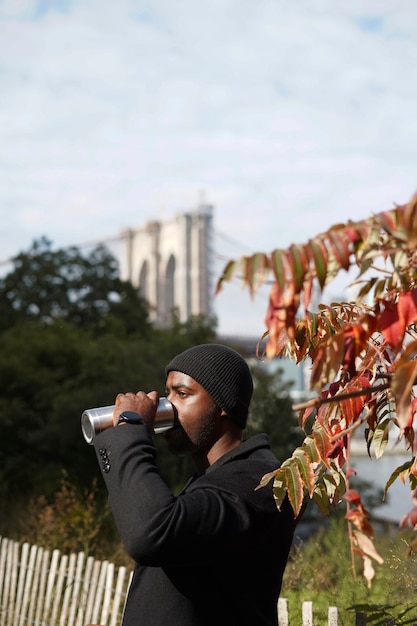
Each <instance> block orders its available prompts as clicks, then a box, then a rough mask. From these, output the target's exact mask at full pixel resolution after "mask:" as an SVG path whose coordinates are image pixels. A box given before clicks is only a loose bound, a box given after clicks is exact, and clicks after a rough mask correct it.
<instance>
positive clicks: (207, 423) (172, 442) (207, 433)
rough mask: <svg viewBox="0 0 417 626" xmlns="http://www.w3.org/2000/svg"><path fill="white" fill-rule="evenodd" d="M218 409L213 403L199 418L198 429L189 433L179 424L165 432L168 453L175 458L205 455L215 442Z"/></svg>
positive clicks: (218, 415)
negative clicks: (174, 455) (175, 456)
mask: <svg viewBox="0 0 417 626" xmlns="http://www.w3.org/2000/svg"><path fill="white" fill-rule="evenodd" d="M220 413H221V411H220V409H219V407H218V405H217V404H215V403H213V405H212V406H210V407H208V409H207V410H206V412H205V413H204V416H201V417H200V418H199V421H200V428H199V429H198V430H197V431H196V432H194V433H193V434H191V433H190V436H189V435H188V434H187V433H186V431H185V430H184V428H183V427H182V426H181V424H180V423H178V425H177V426H176V427H175V428H173V429H170V430H169V431H167V433H166V434H165V439H166V442H167V446H168V449H169V451H170V452H172V453H173V454H176V455H177V456H186V455H188V454H198V453H205V452H207V451H208V450H210V448H211V447H212V445H213V444H214V442H215V441H216V435H215V431H216V426H217V423H218V420H219V417H220Z"/></svg>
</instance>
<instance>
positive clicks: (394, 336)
mask: <svg viewBox="0 0 417 626" xmlns="http://www.w3.org/2000/svg"><path fill="white" fill-rule="evenodd" d="M384 305H385V308H384V310H383V312H382V314H381V332H382V334H383V336H384V339H385V341H387V342H388V343H389V344H390V346H391V347H392V348H393V350H395V351H398V350H399V349H400V348H401V345H402V342H403V339H404V335H405V329H406V325H405V321H404V319H401V317H400V316H399V313H398V307H397V304H395V302H390V301H385V302H384Z"/></svg>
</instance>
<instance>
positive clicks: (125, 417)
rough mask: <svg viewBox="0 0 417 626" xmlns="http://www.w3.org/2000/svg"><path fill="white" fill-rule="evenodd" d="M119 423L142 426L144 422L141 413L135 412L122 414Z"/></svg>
mask: <svg viewBox="0 0 417 626" xmlns="http://www.w3.org/2000/svg"><path fill="white" fill-rule="evenodd" d="M117 423H118V424H122V423H126V424H142V423H143V420H142V417H141V416H140V415H139V413H135V412H134V411H123V413H121V414H120V416H119V419H118V420H117Z"/></svg>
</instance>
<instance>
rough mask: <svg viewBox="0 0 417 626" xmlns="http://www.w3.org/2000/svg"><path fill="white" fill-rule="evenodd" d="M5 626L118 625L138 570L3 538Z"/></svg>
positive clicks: (0, 589) (0, 611)
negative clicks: (130, 570)
mask: <svg viewBox="0 0 417 626" xmlns="http://www.w3.org/2000/svg"><path fill="white" fill-rule="evenodd" d="M0 541H1V544H0V626H26V625H29V624H30V625H32V624H33V625H35V626H85V625H86V624H88V623H93V624H106V625H107V626H116V625H117V624H119V623H120V617H121V614H122V611H123V607H124V603H125V599H126V593H127V589H128V587H129V584H130V579H131V576H132V572H129V571H128V570H127V569H126V567H119V568H115V566H114V564H113V563H110V562H108V561H98V560H96V559H94V558H93V557H91V556H89V557H87V558H85V554H84V553H83V552H79V553H78V554H70V555H69V556H68V555H66V554H63V555H61V553H60V552H59V550H54V551H53V552H49V551H48V550H45V549H43V548H40V547H38V546H35V545H32V546H30V545H29V544H28V543H23V544H19V543H18V542H15V541H11V540H9V539H5V538H1V537H0Z"/></svg>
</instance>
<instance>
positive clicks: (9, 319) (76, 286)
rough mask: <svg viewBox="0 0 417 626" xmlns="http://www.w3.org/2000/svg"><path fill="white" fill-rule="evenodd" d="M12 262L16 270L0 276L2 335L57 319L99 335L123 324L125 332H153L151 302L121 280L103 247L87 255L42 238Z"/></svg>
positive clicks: (109, 255)
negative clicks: (18, 326) (54, 245)
mask: <svg viewBox="0 0 417 626" xmlns="http://www.w3.org/2000/svg"><path fill="white" fill-rule="evenodd" d="M12 261H13V270H12V271H11V272H10V273H9V274H7V275H6V276H5V277H2V278H0V331H1V330H7V329H8V328H10V327H12V326H13V325H15V324H17V323H19V322H25V323H27V322H30V321H32V322H39V323H40V324H42V325H47V324H50V323H52V322H53V321H56V320H59V321H67V322H69V323H70V324H71V325H72V326H77V327H79V328H84V329H87V328H90V329H93V330H94V331H95V332H98V331H104V330H106V327H107V326H108V325H113V326H114V325H116V326H117V324H119V326H120V324H121V323H122V325H123V329H124V331H125V332H136V331H137V329H138V328H140V330H141V332H142V333H144V332H146V331H147V330H148V329H149V322H148V305H147V303H146V301H145V300H144V299H143V298H141V297H140V295H139V293H138V291H137V290H135V289H134V288H133V286H132V285H131V283H129V282H127V281H122V280H121V279H120V277H119V268H118V263H117V261H116V259H115V258H114V257H113V256H112V255H111V254H110V252H109V251H108V250H107V249H106V248H105V247H104V246H102V245H99V246H97V247H96V248H94V249H93V250H92V251H91V252H90V253H89V254H88V255H87V256H84V255H82V254H81V252H80V250H79V249H78V248H76V247H71V248H65V249H61V250H52V243H51V242H50V241H49V240H48V239H47V238H45V237H42V238H40V239H39V240H35V241H34V242H33V244H32V247H31V248H30V249H29V251H28V252H21V253H20V254H18V255H17V256H16V257H15V258H14V259H13V260H12Z"/></svg>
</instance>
